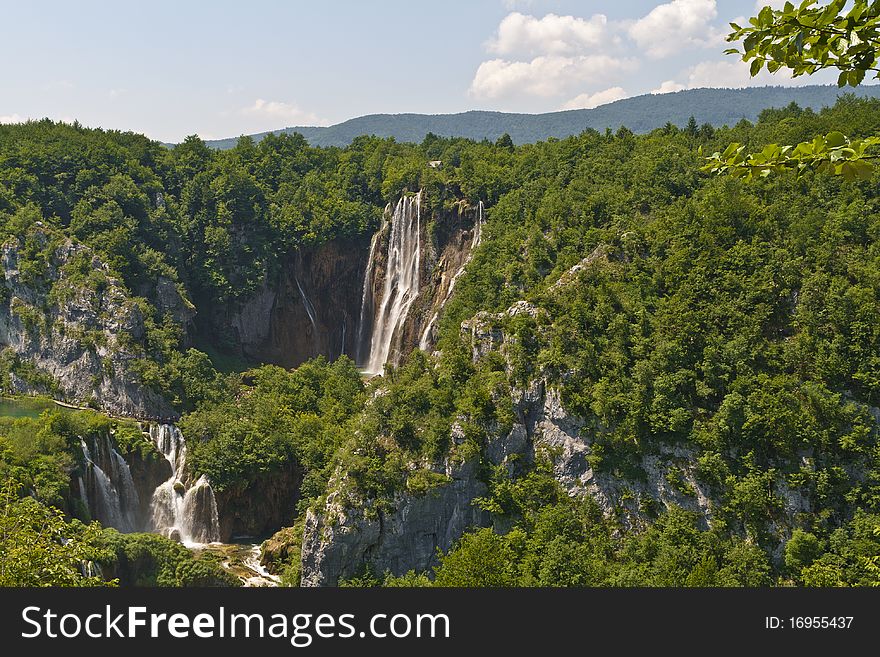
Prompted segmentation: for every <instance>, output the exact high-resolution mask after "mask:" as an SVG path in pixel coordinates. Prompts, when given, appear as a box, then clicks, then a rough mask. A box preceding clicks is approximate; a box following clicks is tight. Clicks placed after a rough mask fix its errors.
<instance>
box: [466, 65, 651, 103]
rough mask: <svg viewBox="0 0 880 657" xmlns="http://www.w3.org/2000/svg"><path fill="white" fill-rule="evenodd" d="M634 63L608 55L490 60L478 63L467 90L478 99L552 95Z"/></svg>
mask: <svg viewBox="0 0 880 657" xmlns="http://www.w3.org/2000/svg"><path fill="white" fill-rule="evenodd" d="M636 65H637V61H636V60H633V59H617V58H614V57H611V56H609V55H581V56H578V57H560V56H555V55H548V56H544V57H536V58H535V59H533V60H531V61H529V62H511V61H506V60H503V59H493V60H490V61H488V62H483V63H482V64H480V67H479V68H478V69H477V72H476V75H474V80H473V82H472V83H471V88H470V93H471V95H473V96H476V97H479V98H500V97H503V96H510V95H514V94H527V95H531V96H544V97H549V96H556V95H559V94H562V93H566V92H568V91H569V90H570V89H571V88H573V87H581V88H583V86H584V85H587V84H590V83H596V82H601V81H602V80H607V79H608V78H609V77H612V76H614V75H616V74H619V73H623V72H626V71H631V70H633V69H634V68H635V67H636Z"/></svg>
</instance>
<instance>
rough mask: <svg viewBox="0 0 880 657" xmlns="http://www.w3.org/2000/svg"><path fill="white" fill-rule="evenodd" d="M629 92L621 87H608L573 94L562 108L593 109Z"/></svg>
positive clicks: (624, 96) (620, 97)
mask: <svg viewBox="0 0 880 657" xmlns="http://www.w3.org/2000/svg"><path fill="white" fill-rule="evenodd" d="M628 95H629V94H627V93H626V91H625V90H624V89H623V87H610V88H608V89H605V90H603V91H597V92H596V93H594V94H580V95H579V96H575V97H574V98H572V99H571V100H569V101H568V102H567V103H565V104H564V105H563V106H562V109H564V110H571V109H593V108H594V107H599V105H605V104H607V103H613V102H614V101H615V100H620V99H622V98H626V97H627V96H628Z"/></svg>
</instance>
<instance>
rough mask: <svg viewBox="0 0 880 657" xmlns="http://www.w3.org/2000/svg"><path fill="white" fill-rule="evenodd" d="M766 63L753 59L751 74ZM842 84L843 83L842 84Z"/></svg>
mask: <svg viewBox="0 0 880 657" xmlns="http://www.w3.org/2000/svg"><path fill="white" fill-rule="evenodd" d="M763 64H764V61H763V60H761V59H755V60H752V65H751V67H750V68H749V74H750V75H751V76H752V77H755V76H756V75H757V74H758V73H760V72H761V66H762V65H763ZM841 86H842V85H841Z"/></svg>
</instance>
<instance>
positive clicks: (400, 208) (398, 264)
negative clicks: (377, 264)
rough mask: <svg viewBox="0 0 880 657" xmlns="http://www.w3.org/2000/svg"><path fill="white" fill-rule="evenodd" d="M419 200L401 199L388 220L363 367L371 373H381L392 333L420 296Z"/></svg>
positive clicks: (419, 196) (413, 198) (414, 198)
mask: <svg viewBox="0 0 880 657" xmlns="http://www.w3.org/2000/svg"><path fill="white" fill-rule="evenodd" d="M421 199H422V195H421V192H419V193H418V194H417V195H416V196H402V197H401V198H400V200H399V201H398V202H397V207H396V208H395V209H394V214H393V215H392V217H391V236H390V237H389V240H388V251H387V254H388V256H387V258H386V264H385V284H384V286H383V291H382V301H381V303H380V305H379V310H378V312H376V314H375V316H374V318H373V332H372V337H371V340H370V354H369V358H368V359H367V361H366V363H365V364H364V370H365V371H366V372H367V373H370V374H380V373H381V372H382V371H383V370H384V368H385V362H386V361H387V360H388V355H389V353H390V352H391V343H392V341H393V339H394V336H395V333H397V331H398V330H399V329H400V327H401V326H402V324H403V322H404V320H405V319H406V315H407V313H408V312H409V309H410V307H411V306H412V304H413V301H415V298H416V297H417V296H418V294H419V275H420V266H421V260H420V258H421V253H420V251H421V212H420V211H421ZM369 278H371V277H370V276H368V277H367V279H369ZM369 284H370V281H369V280H365V282H364V285H365V286H366V285H369ZM365 294H366V290H365Z"/></svg>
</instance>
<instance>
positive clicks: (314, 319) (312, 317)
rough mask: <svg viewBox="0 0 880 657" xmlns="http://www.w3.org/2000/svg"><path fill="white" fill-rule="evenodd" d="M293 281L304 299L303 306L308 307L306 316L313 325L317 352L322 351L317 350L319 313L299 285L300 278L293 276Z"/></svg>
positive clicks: (313, 336)
mask: <svg viewBox="0 0 880 657" xmlns="http://www.w3.org/2000/svg"><path fill="white" fill-rule="evenodd" d="M293 281H294V282H295V283H296V289H298V290H299V295H300V296H301V297H302V300H303V305H304V306H305V307H306V314H307V315H308V316H309V322H311V324H312V338H313V339H314V341H315V348H316V350H317V351H320V349H317V345H318V315H317V313H315V307H314V306H313V305H312V302H311V301H309V298H308V297H307V296H306V293H305V291H304V290H303V288H302V285H300V283H299V278H298V277H297V275H296V274H295V273H294V275H293Z"/></svg>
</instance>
